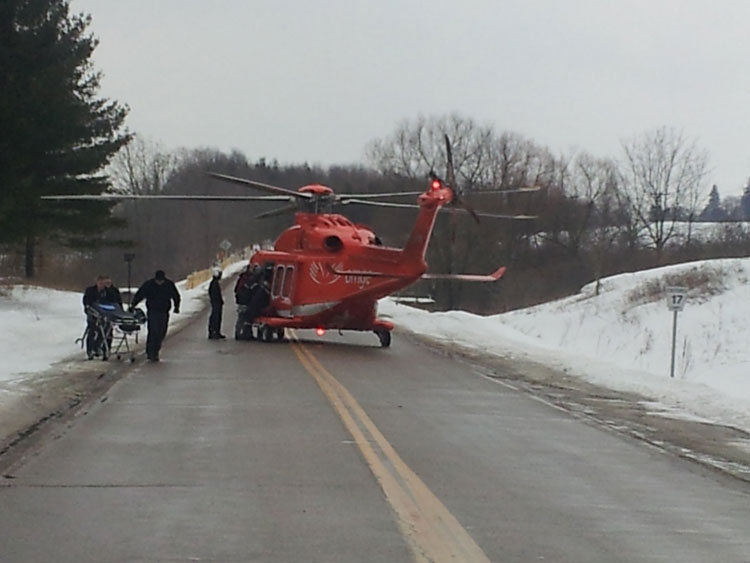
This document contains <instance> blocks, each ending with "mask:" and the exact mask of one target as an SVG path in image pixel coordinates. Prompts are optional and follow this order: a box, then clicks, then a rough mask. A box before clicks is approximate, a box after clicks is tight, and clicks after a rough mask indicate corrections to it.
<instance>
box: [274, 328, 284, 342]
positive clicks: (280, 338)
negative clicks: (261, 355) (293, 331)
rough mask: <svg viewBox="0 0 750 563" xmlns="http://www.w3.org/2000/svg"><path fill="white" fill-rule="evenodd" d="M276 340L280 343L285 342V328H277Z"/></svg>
mask: <svg viewBox="0 0 750 563" xmlns="http://www.w3.org/2000/svg"><path fill="white" fill-rule="evenodd" d="M276 340H278V341H279V342H283V340H284V329H283V328H277V329H276Z"/></svg>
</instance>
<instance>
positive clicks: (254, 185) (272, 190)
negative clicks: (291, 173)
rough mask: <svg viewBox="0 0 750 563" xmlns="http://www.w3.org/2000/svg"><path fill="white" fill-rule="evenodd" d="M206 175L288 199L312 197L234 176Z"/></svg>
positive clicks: (307, 194) (214, 173)
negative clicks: (284, 196)
mask: <svg viewBox="0 0 750 563" xmlns="http://www.w3.org/2000/svg"><path fill="white" fill-rule="evenodd" d="M206 174H208V175H209V176H211V177H212V178H216V179H217V180H221V181H223V182H230V183H232V184H239V185H241V186H249V187H251V188H255V189H258V190H262V191H264V192H268V193H272V194H278V195H287V196H290V197H296V198H298V199H310V198H312V197H313V196H312V194H310V193H303V192H296V191H294V190H289V189H287V188H281V187H279V186H272V185H271V184H264V183H263V182H256V181H254V180H248V179H246V178H237V177H236V176H228V175H227V174H219V173H218V172H206Z"/></svg>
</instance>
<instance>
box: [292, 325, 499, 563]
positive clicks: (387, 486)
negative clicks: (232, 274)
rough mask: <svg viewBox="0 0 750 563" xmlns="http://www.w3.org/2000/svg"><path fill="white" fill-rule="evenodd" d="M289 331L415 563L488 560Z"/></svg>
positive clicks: (339, 385)
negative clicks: (382, 495)
mask: <svg viewBox="0 0 750 563" xmlns="http://www.w3.org/2000/svg"><path fill="white" fill-rule="evenodd" d="M289 332H291V333H292V334H291V347H292V350H294V353H295V354H296V355H297V357H298V358H299V361H300V363H301V364H302V365H303V366H304V368H305V369H306V370H307V371H308V372H309V373H310V375H312V376H313V378H314V379H315V381H316V382H317V383H318V385H319V386H320V389H321V390H322V391H323V393H324V394H325V396H326V397H327V398H328V400H329V401H330V402H331V405H333V407H334V409H335V410H336V412H337V413H338V415H339V417H341V420H342V422H343V423H344V426H345V427H346V429H347V430H348V431H349V433H350V434H351V435H352V438H353V439H354V442H355V443H356V444H357V446H358V447H359V450H360V451H361V452H362V456H363V457H364V458H365V461H366V462H367V464H368V465H369V467H370V470H371V471H372V473H373V475H374V476H375V478H376V479H377V481H378V483H379V484H380V486H381V487H382V489H383V492H384V493H385V496H386V498H387V499H388V502H389V503H390V504H391V506H392V507H393V510H394V511H395V513H396V521H397V522H398V525H399V528H400V529H401V532H402V533H403V535H404V537H405V538H406V540H407V543H408V544H409V547H410V548H411V549H412V552H413V554H414V559H415V561H420V562H421V561H434V562H436V563H437V562H442V561H451V562H453V563H455V562H458V561H472V562H479V561H487V562H488V561H489V559H488V558H487V556H486V555H485V553H484V552H483V551H482V550H481V549H480V547H479V546H478V545H477V544H476V542H475V541H474V540H473V538H472V537H471V536H470V535H469V533H468V532H467V531H466V530H465V529H464V528H463V527H462V526H461V524H460V523H459V522H458V520H456V518H455V517H454V516H453V515H452V514H451V513H450V512H449V511H448V509H447V508H446V507H445V506H444V505H443V503H441V502H440V500H439V499H438V498H437V497H436V496H435V495H434V494H433V493H432V491H430V489H428V488H427V486H426V485H425V484H424V482H423V481H422V480H421V479H420V478H419V477H418V476H417V474H416V473H414V471H412V470H411V469H410V468H409V466H407V465H406V463H404V461H403V460H402V459H401V457H400V456H399V455H398V454H397V453H396V450H394V449H393V446H391V444H390V443H389V442H388V440H386V439H385V436H383V434H382V433H381V432H380V430H378V428H377V427H376V426H375V424H374V423H373V421H372V420H371V419H370V417H369V416H367V413H365V411H364V410H363V409H362V407H361V406H360V405H359V403H357V401H356V400H355V399H354V397H353V396H352V395H351V393H349V391H347V389H346V388H345V387H344V386H343V385H341V383H339V382H338V380H337V379H336V378H335V377H334V376H333V375H331V373H330V372H329V371H328V370H327V369H326V368H325V367H323V365H322V364H321V363H320V362H319V361H318V359H317V358H316V357H315V356H314V355H313V353H312V352H311V351H310V350H309V349H307V348H306V347H305V346H304V345H303V344H302V343H301V342H300V341H299V340H298V338H297V335H296V333H294V331H289Z"/></svg>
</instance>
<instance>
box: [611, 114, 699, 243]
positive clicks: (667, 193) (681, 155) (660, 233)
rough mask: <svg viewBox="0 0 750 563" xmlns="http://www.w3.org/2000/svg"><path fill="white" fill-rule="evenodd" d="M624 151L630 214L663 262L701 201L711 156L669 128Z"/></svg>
mask: <svg viewBox="0 0 750 563" xmlns="http://www.w3.org/2000/svg"><path fill="white" fill-rule="evenodd" d="M623 148H624V152H625V161H624V169H625V174H626V183H627V188H628V191H629V198H630V202H631V209H632V211H633V214H634V216H635V217H636V218H637V220H638V223H639V226H640V227H641V229H642V230H643V232H644V233H645V235H646V237H647V239H648V242H649V244H650V246H652V247H653V248H654V249H656V253H657V257H659V258H660V257H661V254H662V251H663V249H664V246H665V245H666V244H667V242H668V241H669V240H670V239H671V238H672V237H673V236H674V234H675V227H676V223H677V222H678V220H679V219H680V216H681V210H682V209H684V208H686V207H689V206H691V205H693V202H694V201H697V200H699V197H698V195H697V194H700V193H701V191H702V187H703V181H704V177H705V175H706V168H707V163H708V153H707V152H706V151H704V150H702V149H699V148H698V147H697V145H696V143H695V142H694V141H691V140H688V139H686V138H685V137H684V135H683V134H682V133H681V132H678V131H676V130H674V129H672V128H668V127H661V128H659V129H656V130H654V131H651V132H648V133H645V134H643V135H641V136H640V137H636V138H634V139H632V140H630V141H628V142H626V143H623Z"/></svg>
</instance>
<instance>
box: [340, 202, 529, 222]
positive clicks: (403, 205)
mask: <svg viewBox="0 0 750 563" xmlns="http://www.w3.org/2000/svg"><path fill="white" fill-rule="evenodd" d="M341 203H342V204H344V205H370V206H372V207H395V208H397V209H419V205H416V204H414V203H393V202H390V201H367V200H359V199H348V200H346V201H342V202H341ZM446 211H447V212H448V213H453V212H456V213H466V214H468V215H471V214H472V212H471V211H469V210H468V209H466V208H464V207H455V208H446V207H441V208H440V212H442V213H444V212H446ZM474 214H475V215H477V216H478V217H488V218H490V219H521V220H528V219H536V218H537V216H536V215H508V214H504V213H483V212H476V211H474Z"/></svg>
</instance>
